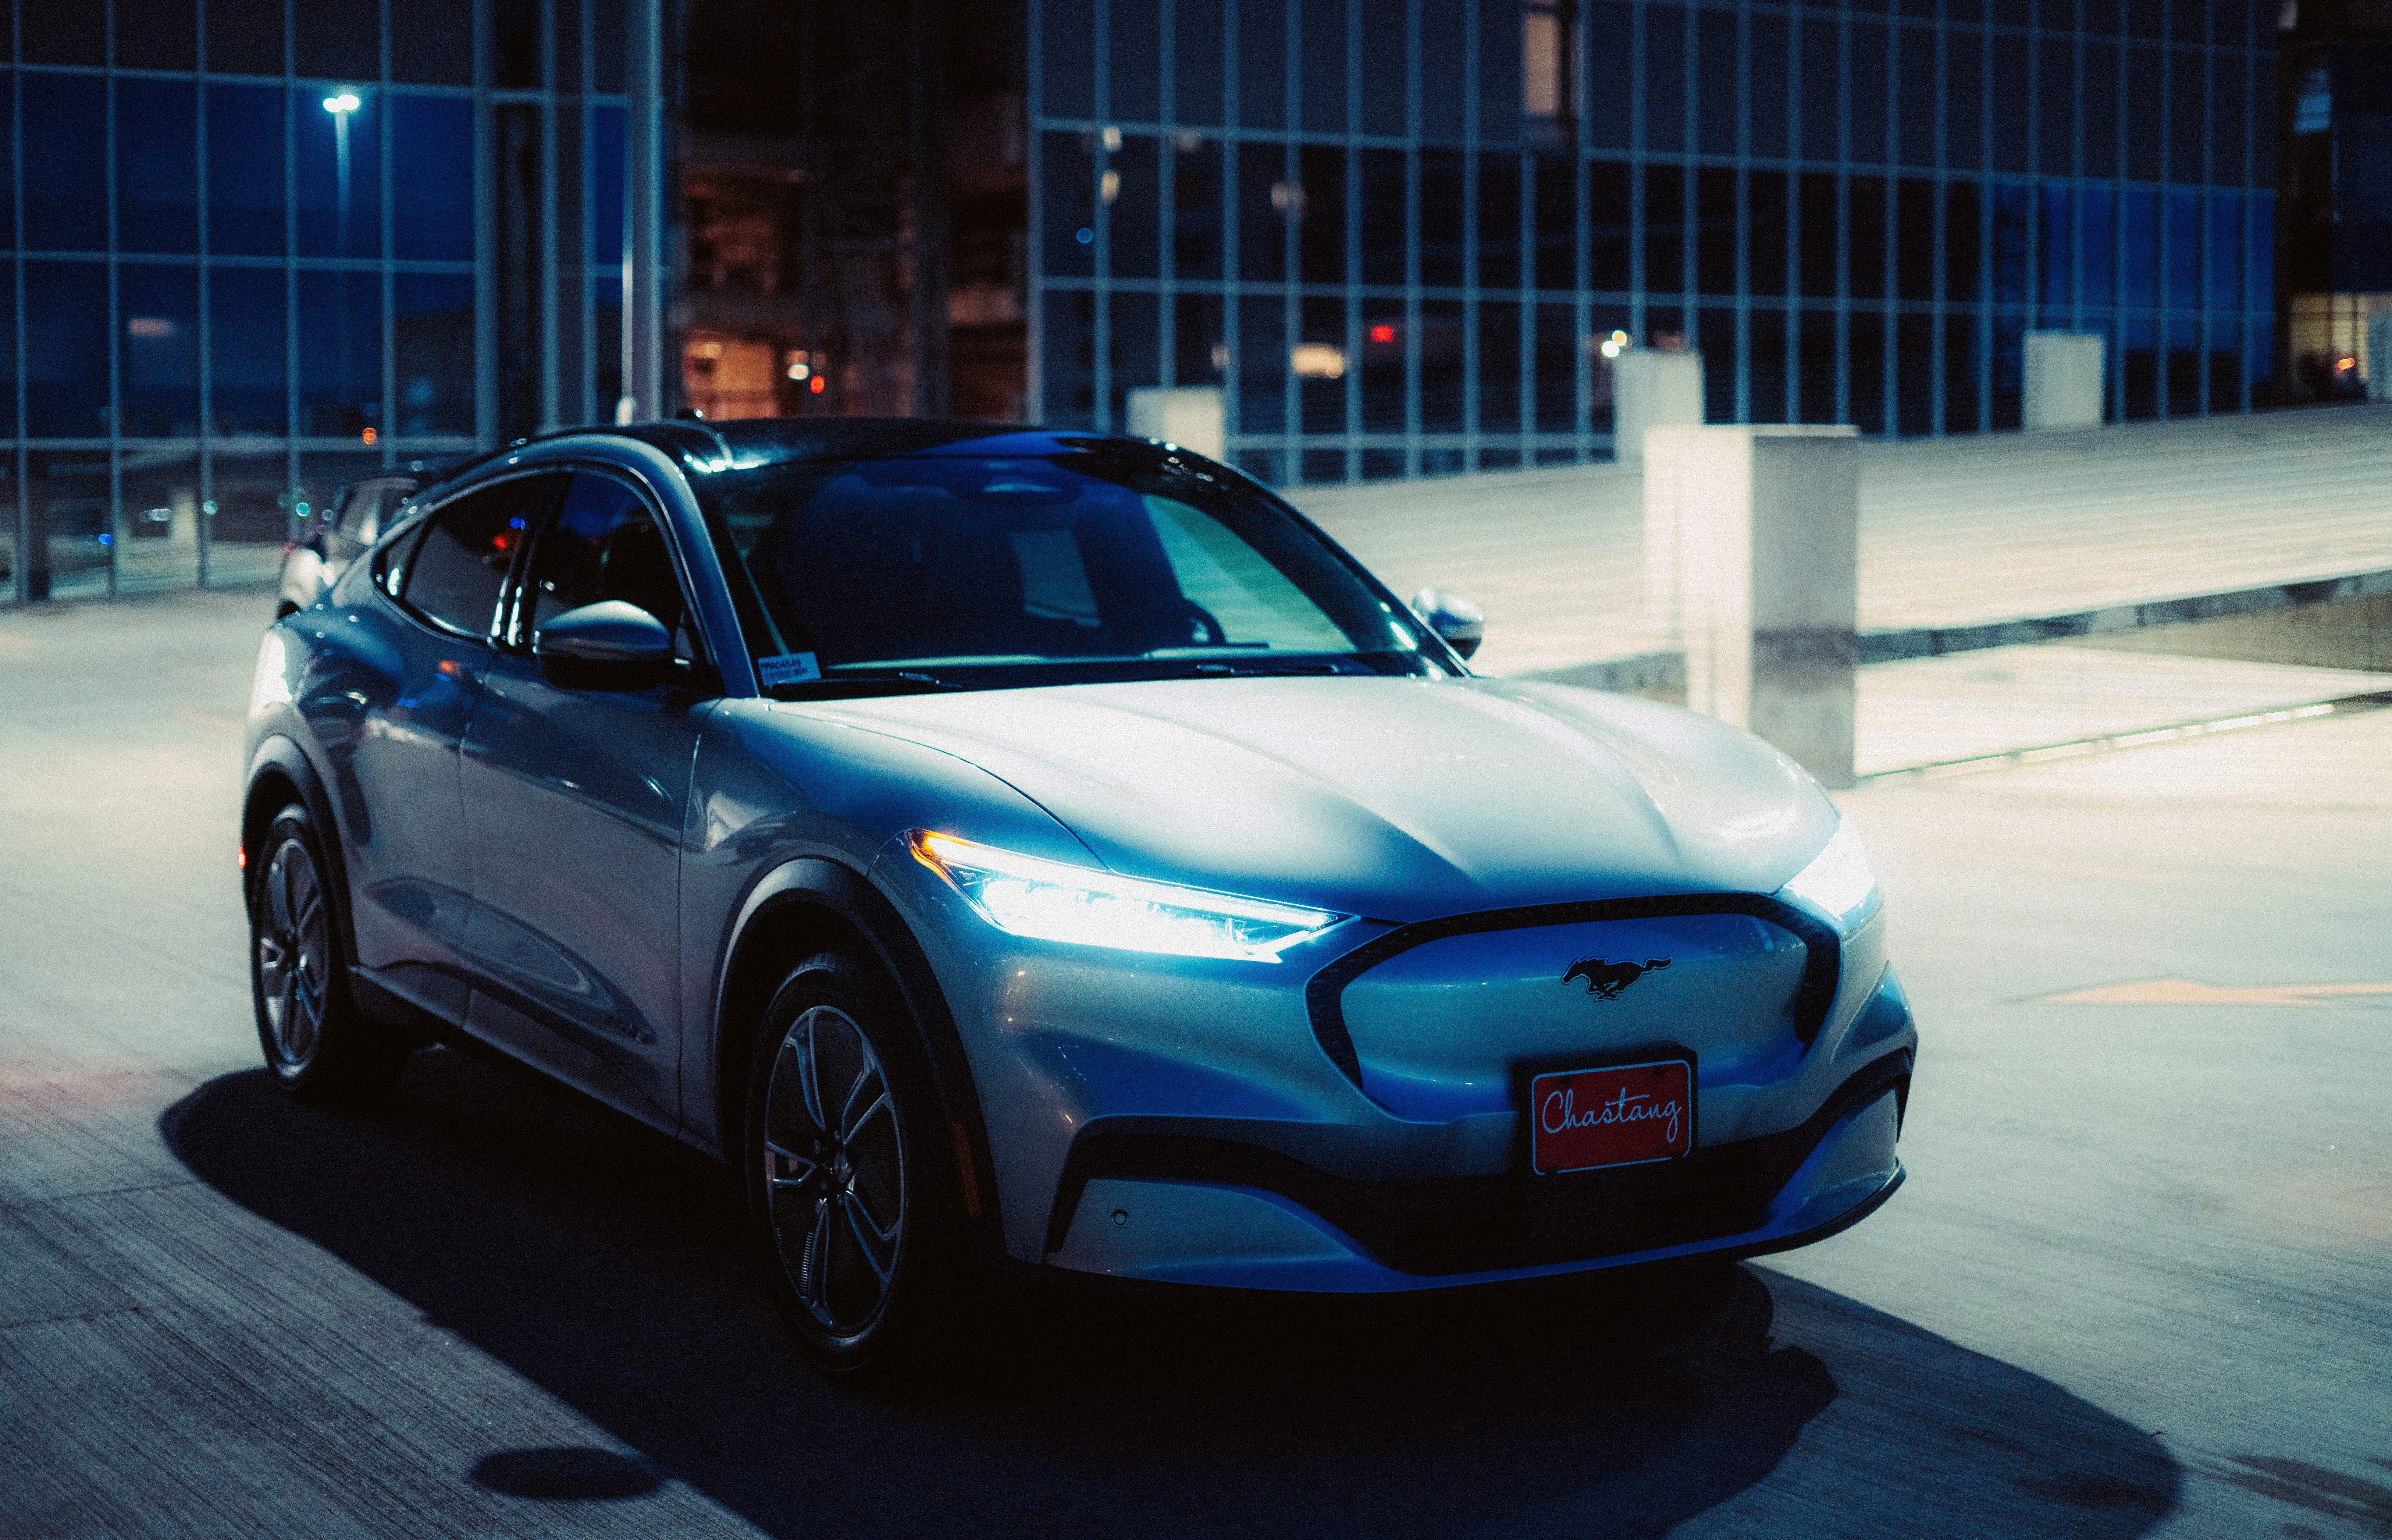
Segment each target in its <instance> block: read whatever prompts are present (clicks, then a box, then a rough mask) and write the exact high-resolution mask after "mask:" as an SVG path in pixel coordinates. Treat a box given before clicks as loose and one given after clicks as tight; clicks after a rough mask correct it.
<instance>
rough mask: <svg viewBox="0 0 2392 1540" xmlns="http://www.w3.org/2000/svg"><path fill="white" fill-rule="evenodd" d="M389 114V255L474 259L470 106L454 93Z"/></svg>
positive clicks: (401, 100) (405, 102)
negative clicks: (391, 172) (391, 167)
mask: <svg viewBox="0 0 2392 1540" xmlns="http://www.w3.org/2000/svg"><path fill="white" fill-rule="evenodd" d="M390 116H391V134H392V139H391V146H390V150H391V163H392V164H393V165H394V166H396V167H397V168H399V171H400V175H396V176H395V177H394V178H393V179H392V183H391V189H390V199H391V232H390V235H391V254H392V255H393V256H396V257H402V258H419V259H422V260H425V261H432V262H471V261H473V260H474V112H473V106H472V104H471V103H469V102H467V101H465V100H463V99H462V98H461V97H392V98H391V103H390ZM351 148H352V150H354V149H355V146H354V145H352V147H351ZM620 254H621V253H620V252H617V256H618V257H619V256H620Z"/></svg>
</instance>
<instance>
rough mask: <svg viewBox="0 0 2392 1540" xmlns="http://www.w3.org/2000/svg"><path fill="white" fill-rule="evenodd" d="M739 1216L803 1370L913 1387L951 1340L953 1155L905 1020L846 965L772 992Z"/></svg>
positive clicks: (955, 1246)
mask: <svg viewBox="0 0 2392 1540" xmlns="http://www.w3.org/2000/svg"><path fill="white" fill-rule="evenodd" d="M747 1102H748V1106H747V1137H746V1151H745V1153H746V1166H747V1173H748V1175H747V1186H748V1199H749V1210H750V1212H751V1214H752V1215H753V1219H754V1223H755V1229H756V1239H757V1242H758V1245H759V1248H760V1250H761V1251H762V1253H763V1262H764V1264H765V1273H766V1276H767V1278H768V1280H769V1282H770V1284H771V1287H772V1289H773V1301H774V1302H775V1304H776V1305H777V1306H778V1307H779V1310H780V1314H781V1318H782V1321H783V1322H784V1323H785V1324H786V1326H787V1327H788V1329H789V1332H790V1334H791V1335H792V1336H794V1337H795V1338H796V1339H798V1341H799V1345H800V1346H802V1347H803V1348H804V1349H805V1350H806V1352H807V1353H808V1355H809V1356H811V1357H812V1359H813V1360H814V1362H816V1363H817V1364H819V1365H822V1366H823V1367H825V1368H826V1369H830V1370H833V1371H836V1372H838V1373H841V1374H849V1375H853V1376H856V1377H857V1378H862V1379H869V1380H875V1381H885V1380H892V1379H897V1378H904V1377H906V1376H909V1375H913V1374H916V1373H919V1372H921V1371H922V1370H924V1369H925V1368H927V1367H929V1366H930V1365H932V1364H933V1363H934V1362H935V1361H937V1360H938V1359H940V1358H941V1357H942V1356H943V1354H944V1352H946V1350H947V1349H948V1348H949V1347H950V1346H951V1345H952V1344H953V1343H954V1341H955V1339H956V1336H957V1331H956V1327H957V1324H958V1321H959V1315H960V1311H959V1307H960V1305H961V1302H962V1301H961V1299H960V1295H961V1293H962V1289H961V1285H960V1280H959V1278H958V1277H957V1271H958V1269H957V1261H958V1257H959V1255H960V1252H961V1244H960V1242H961V1236H962V1229H961V1222H960V1219H959V1217H958V1212H957V1204H956V1187H957V1182H956V1178H955V1171H954V1167H953V1156H952V1154H951V1153H950V1152H949V1151H948V1150H947V1149H946V1148H945V1147H944V1146H945V1145H946V1143H947V1142H946V1141H944V1140H942V1139H941V1138H939V1137H938V1134H939V1122H938V1117H937V1113H938V1108H937V1104H936V1099H935V1097H934V1096H933V1094H931V1091H930V1083H929V1068H928V1066H927V1064H925V1063H924V1062H923V1055H922V1053H921V1050H920V1048H919V1046H918V1043H917V1041H916V1038H915V1036H914V1034H913V1032H912V1023H911V1017H910V1016H909V1015H908V1014H907V1012H906V1011H905V1008H904V1006H903V1003H902V1002H901V1001H900V1000H899V999H898V998H897V996H896V993H895V991H894V990H891V989H890V988H889V987H888V986H887V985H886V984H885V983H884V982H882V981H880V980H879V979H877V977H875V975H874V974H873V973H872V972H871V971H870V970H868V969H866V968H865V967H864V966H863V965H862V964H859V963H858V962H856V961H855V960H854V959H853V958H851V957H848V956H846V955H844V954H842V953H838V952H820V953H817V954H815V955H814V956H812V957H810V958H808V959H806V960H805V961H804V962H803V963H800V964H798V966H797V967H796V968H794V969H792V970H791V971H790V973H789V975H788V977H786V979H785V980H784V981H783V982H782V984H781V987H780V988H779V990H776V991H774V993H773V1001H772V1003H771V1005H769V1006H768V1007H767V1008H766V1010H765V1013H764V1021H763V1029H762V1030H761V1031H760V1032H759V1033H758V1035H757V1043H756V1056H755V1059H754V1062H753V1065H752V1068H751V1070H750V1074H749V1078H748V1097H747Z"/></svg>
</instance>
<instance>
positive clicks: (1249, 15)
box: [1238, 0, 1461, 128]
mask: <svg viewBox="0 0 2392 1540" xmlns="http://www.w3.org/2000/svg"><path fill="white" fill-rule="evenodd" d="M1452 95H1454V96H1455V97H1459V96H1460V95H1461V93H1460V92H1459V91H1456V92H1454V93H1452ZM1286 116H1287V4H1286V0H1239V6H1238V122H1239V123H1241V124H1242V125H1243V126H1245V127H1247V128H1277V127H1279V126H1280V125H1281V123H1284V122H1285V120H1286Z"/></svg>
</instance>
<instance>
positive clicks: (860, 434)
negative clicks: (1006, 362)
mask: <svg viewBox="0 0 2392 1540" xmlns="http://www.w3.org/2000/svg"><path fill="white" fill-rule="evenodd" d="M615 431H616V432H617V433H620V434H625V435H627V436H630V437H633V438H639V439H643V440H645V441H646V442H647V443H650V444H653V445H655V446H656V447H657V448H659V449H662V450H664V451H665V452H666V453H667V454H669V455H673V456H675V457H676V458H679V459H688V460H694V461H695V462H696V463H697V465H698V467H699V468H700V469H704V470H732V469H737V470H743V471H745V470H752V469H754V468H756V467H758V466H760V465H775V464H785V463H787V462H790V461H795V460H810V459H891V458H895V457H899V456H911V455H929V456H945V455H971V456H979V455H1005V456H1025V457H1028V456H1043V455H1060V454H1070V453H1072V452H1074V451H1077V450H1085V449H1091V448H1097V447H1099V446H1102V447H1108V448H1114V449H1123V448H1128V447H1131V446H1137V447H1145V446H1147V445H1148V443H1149V441H1148V440H1146V439H1142V438H1131V437H1126V436H1124V435H1122V434H1100V433H1095V432H1091V431H1089V430H1087V429H1084V428H1042V427H1031V426H1025V425H1023V424H1020V423H1015V422H973V421H963V420H958V419H955V418H938V417H764V418H741V419H736V420H734V421H728V422H704V421H669V422H643V423H640V424H637V425H635V426H632V427H628V428H619V429H617V430H615ZM726 462H727V463H726Z"/></svg>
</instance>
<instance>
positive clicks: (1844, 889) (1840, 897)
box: [1785, 818, 1877, 928]
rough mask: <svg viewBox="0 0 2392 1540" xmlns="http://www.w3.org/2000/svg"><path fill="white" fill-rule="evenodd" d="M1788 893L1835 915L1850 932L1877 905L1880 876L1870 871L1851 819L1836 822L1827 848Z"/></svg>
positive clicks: (1805, 868) (1796, 875)
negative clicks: (1878, 879)
mask: <svg viewBox="0 0 2392 1540" xmlns="http://www.w3.org/2000/svg"><path fill="white" fill-rule="evenodd" d="M1785 890H1786V891H1787V892H1788V893H1790V894H1792V895H1793V896H1794V897H1796V898H1798V899H1803V900H1804V901H1806V902H1809V903H1812V904H1814V905H1816V906H1817V907H1819V908H1821V909H1824V910H1826V912H1828V913H1830V914H1832V915H1834V916H1835V917H1836V918H1837V919H1838V920H1839V921H1840V922H1841V923H1842V924H1843V925H1845V926H1846V927H1847V928H1849V927H1851V926H1852V925H1857V924H1858V923H1859V922H1860V921H1861V919H1862V918H1863V917H1864V916H1865V915H1866V914H1867V913H1868V912H1869V910H1870V909H1871V908H1873V907H1874V906H1875V905H1876V903H1877V874H1875V873H1873V872H1871V871H1870V870H1869V863H1868V852H1867V851H1865V850H1864V849H1862V848H1861V834H1860V831H1859V830H1858V829H1855V828H1853V827H1852V820H1851V819H1849V818H1839V819H1838V820H1837V821H1836V832H1835V833H1834V834H1833V835H1830V836H1828V839H1827V845H1826V848H1825V849H1823V850H1821V851H1820V852H1819V853H1818V855H1817V856H1815V857H1813V859H1812V861H1811V864H1810V865H1808V866H1806V867H1804V868H1802V870H1801V871H1800V873H1798V874H1795V877H1794V880H1793V881H1792V882H1789V883H1787V885H1786V888H1785Z"/></svg>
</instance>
